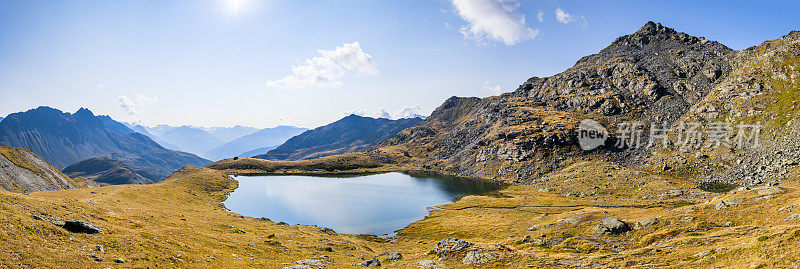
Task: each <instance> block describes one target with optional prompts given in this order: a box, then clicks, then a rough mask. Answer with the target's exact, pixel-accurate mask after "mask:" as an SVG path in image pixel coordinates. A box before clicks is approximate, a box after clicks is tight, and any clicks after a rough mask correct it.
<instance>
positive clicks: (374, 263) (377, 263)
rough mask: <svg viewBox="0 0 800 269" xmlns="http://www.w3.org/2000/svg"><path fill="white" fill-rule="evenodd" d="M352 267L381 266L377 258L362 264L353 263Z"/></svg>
mask: <svg viewBox="0 0 800 269" xmlns="http://www.w3.org/2000/svg"><path fill="white" fill-rule="evenodd" d="M353 266H364V267H366V266H381V261H380V260H378V258H372V259H369V260H366V261H363V262H357V263H354V264H353Z"/></svg>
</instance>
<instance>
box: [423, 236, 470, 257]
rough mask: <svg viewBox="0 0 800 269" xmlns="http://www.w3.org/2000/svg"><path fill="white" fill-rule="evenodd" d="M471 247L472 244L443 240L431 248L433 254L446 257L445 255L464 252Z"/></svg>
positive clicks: (455, 240) (459, 240)
mask: <svg viewBox="0 0 800 269" xmlns="http://www.w3.org/2000/svg"><path fill="white" fill-rule="evenodd" d="M473 245H474V244H473V243H470V242H467V241H464V240H461V239H456V238H445V239H442V241H439V242H438V243H436V246H434V247H433V252H434V253H436V255H439V256H446V255H447V254H450V253H453V252H458V251H461V250H464V249H466V248H468V247H471V246H473Z"/></svg>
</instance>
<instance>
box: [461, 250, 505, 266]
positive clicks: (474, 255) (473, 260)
mask: <svg viewBox="0 0 800 269" xmlns="http://www.w3.org/2000/svg"><path fill="white" fill-rule="evenodd" d="M496 259H497V257H495V256H494V255H492V254H490V253H481V252H476V251H470V252H467V255H466V256H464V259H463V260H461V263H463V264H478V263H487V262H489V261H493V260H496Z"/></svg>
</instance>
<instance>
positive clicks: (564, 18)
mask: <svg viewBox="0 0 800 269" xmlns="http://www.w3.org/2000/svg"><path fill="white" fill-rule="evenodd" d="M556 20H557V21H558V22H560V23H563V24H570V23H573V22H578V23H580V24H581V25H582V26H584V27H585V26H586V25H587V24H588V22H587V21H586V18H585V17H583V15H578V16H575V15H572V14H569V13H567V11H566V10H563V9H561V8H556Z"/></svg>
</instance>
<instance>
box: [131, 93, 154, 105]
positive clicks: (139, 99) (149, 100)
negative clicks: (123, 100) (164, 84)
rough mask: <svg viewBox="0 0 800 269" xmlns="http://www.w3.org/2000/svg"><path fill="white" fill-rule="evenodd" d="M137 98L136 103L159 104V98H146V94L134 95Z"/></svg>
mask: <svg viewBox="0 0 800 269" xmlns="http://www.w3.org/2000/svg"><path fill="white" fill-rule="evenodd" d="M133 96H134V97H136V102H138V103H140V104H155V103H158V96H145V95H144V94H141V93H137V94H134V95H133Z"/></svg>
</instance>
